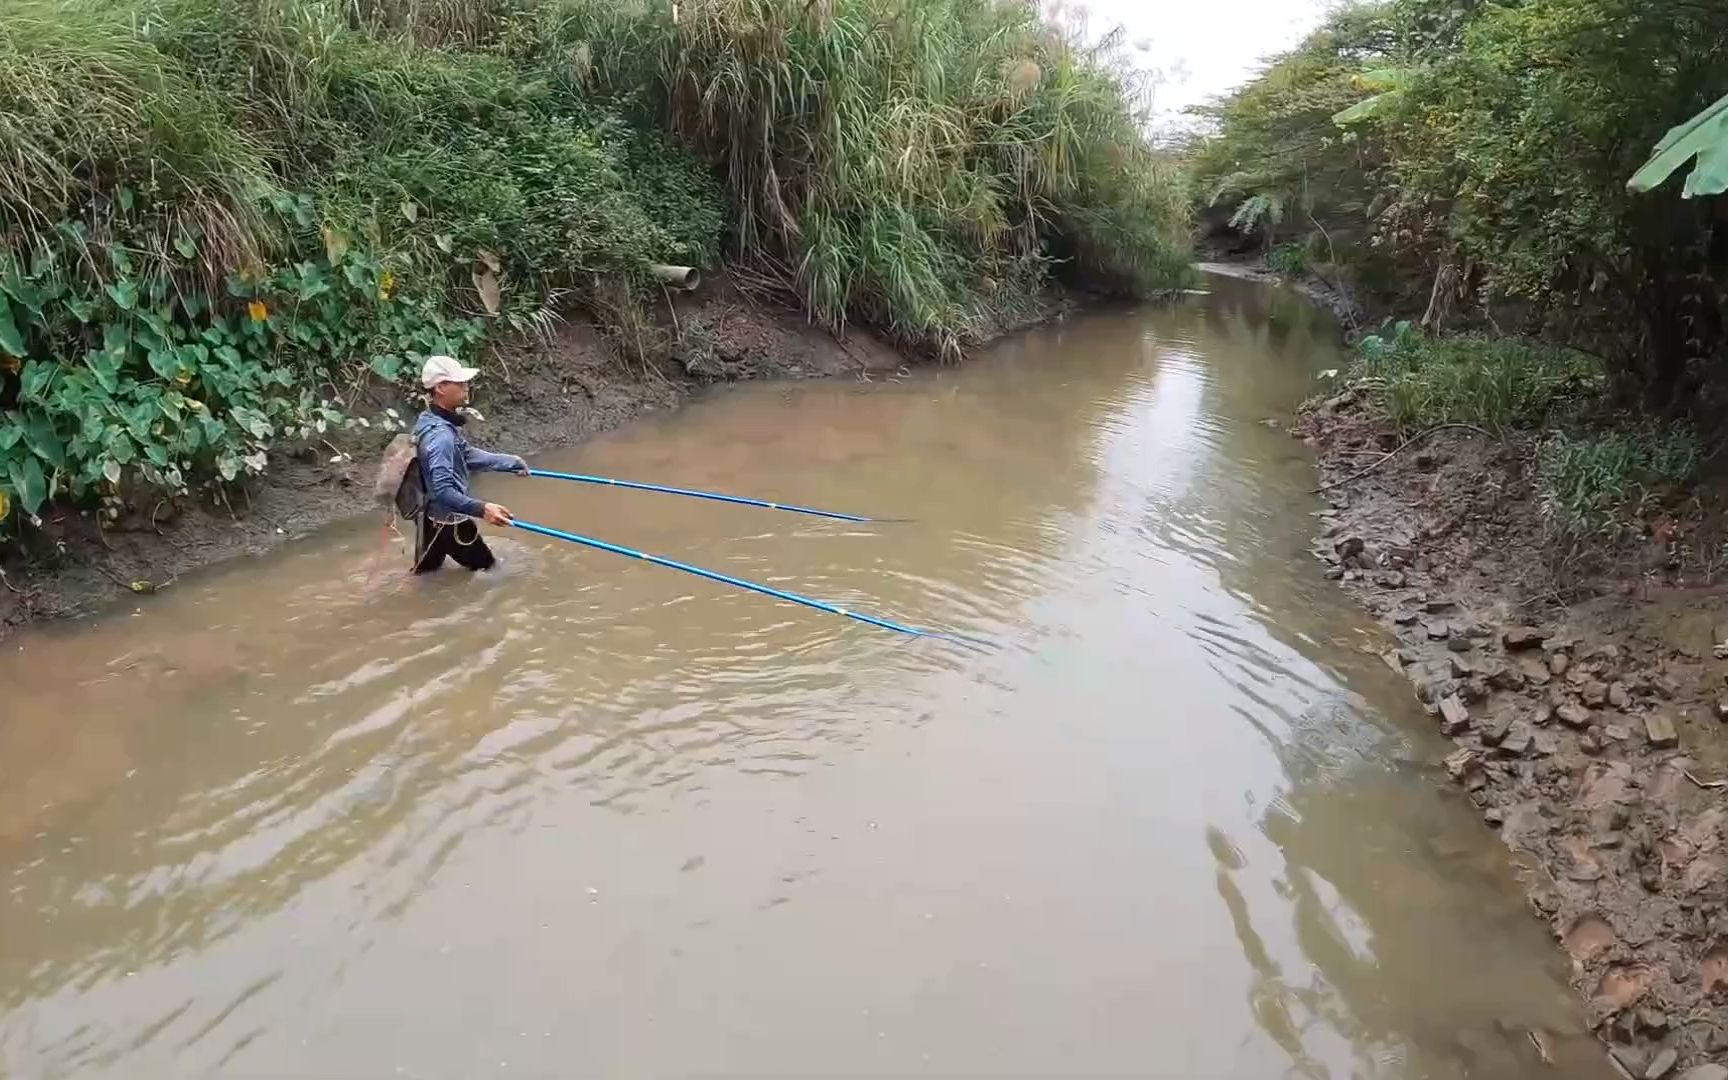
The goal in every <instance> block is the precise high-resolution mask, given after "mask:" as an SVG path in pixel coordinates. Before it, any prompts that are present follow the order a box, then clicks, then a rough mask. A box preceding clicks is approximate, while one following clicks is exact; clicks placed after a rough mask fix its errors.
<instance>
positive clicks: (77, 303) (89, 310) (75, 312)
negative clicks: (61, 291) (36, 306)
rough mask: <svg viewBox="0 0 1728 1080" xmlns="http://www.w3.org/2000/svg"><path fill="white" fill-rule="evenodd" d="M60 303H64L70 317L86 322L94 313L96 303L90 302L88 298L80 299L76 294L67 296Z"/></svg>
mask: <svg viewBox="0 0 1728 1080" xmlns="http://www.w3.org/2000/svg"><path fill="white" fill-rule="evenodd" d="M61 303H63V304H65V305H66V310H67V311H70V312H71V313H72V317H73V318H74V319H77V320H78V321H79V322H81V323H88V322H89V321H90V320H91V318H93V317H94V316H95V314H96V305H95V304H93V303H91V302H90V301H89V300H80V299H79V298H78V297H76V296H68V297H66V298H65V299H64V300H62V301H61Z"/></svg>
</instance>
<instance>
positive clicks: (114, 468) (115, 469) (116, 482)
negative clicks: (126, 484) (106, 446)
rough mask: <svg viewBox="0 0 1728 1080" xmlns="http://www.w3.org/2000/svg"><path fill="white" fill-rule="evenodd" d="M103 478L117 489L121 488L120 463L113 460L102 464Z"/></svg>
mask: <svg viewBox="0 0 1728 1080" xmlns="http://www.w3.org/2000/svg"><path fill="white" fill-rule="evenodd" d="M102 477H103V479H105V480H107V481H108V483H110V484H112V485H113V486H115V487H119V486H120V463H119V462H118V461H115V460H114V459H113V458H109V459H108V460H106V461H104V462H103V463H102Z"/></svg>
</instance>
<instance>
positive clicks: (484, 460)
mask: <svg viewBox="0 0 1728 1080" xmlns="http://www.w3.org/2000/svg"><path fill="white" fill-rule="evenodd" d="M466 456H467V459H468V471H469V472H507V473H521V474H523V475H526V474H527V472H528V463H527V462H526V461H523V460H522V459H521V458H519V457H517V456H516V455H515V454H494V453H491V452H489V451H486V450H480V449H477V448H475V447H472V446H470V447H469V448H468V453H467V455H466Z"/></svg>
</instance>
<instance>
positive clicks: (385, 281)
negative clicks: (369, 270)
mask: <svg viewBox="0 0 1728 1080" xmlns="http://www.w3.org/2000/svg"><path fill="white" fill-rule="evenodd" d="M395 290H396V271H394V270H386V271H384V272H383V273H382V274H380V275H378V299H380V300H388V299H390V294H391V293H392V292H394V291H395Z"/></svg>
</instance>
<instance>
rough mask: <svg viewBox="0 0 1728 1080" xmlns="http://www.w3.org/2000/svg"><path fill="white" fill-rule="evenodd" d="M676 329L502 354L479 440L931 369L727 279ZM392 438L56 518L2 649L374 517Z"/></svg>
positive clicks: (357, 407)
mask: <svg viewBox="0 0 1728 1080" xmlns="http://www.w3.org/2000/svg"><path fill="white" fill-rule="evenodd" d="M1073 302H1074V301H1073V299H1072V298H1071V297H1068V296H1064V295H1059V294H1054V293H1052V294H1049V295H1047V296H1044V297H1042V298H1040V300H1039V301H1038V302H1037V303H1036V304H1029V305H1027V308H1026V312H1025V314H1024V317H1023V319H1022V320H1021V321H1020V322H1018V323H1016V324H1014V325H1003V326H999V327H995V328H993V329H994V330H995V331H996V332H998V333H1003V334H1005V333H1008V332H1011V331H1013V330H1017V329H1022V328H1024V327H1026V326H1029V325H1032V324H1034V323H1036V322H1038V321H1041V320H1043V319H1047V318H1049V317H1051V316H1053V315H1055V314H1056V313H1058V312H1060V311H1062V310H1065V309H1066V308H1067V307H1068V306H1070V305H1071V304H1072V303H1073ZM664 318H665V321H666V323H667V325H666V326H665V327H663V328H662V330H663V331H666V332H670V333H673V334H676V335H678V336H680V337H682V338H683V339H684V340H685V341H686V342H693V341H699V342H700V345H701V348H700V351H699V354H696V353H694V352H693V351H691V350H682V351H675V352H674V355H673V357H670V358H667V359H665V360H663V361H661V362H658V363H649V364H644V363H640V362H632V361H630V360H627V359H626V358H624V357H623V356H621V355H619V353H618V351H617V350H616V349H615V348H614V347H613V346H612V345H611V343H610V342H609V341H608V340H607V339H606V338H605V337H604V336H602V335H601V334H599V333H598V332H597V331H596V330H595V328H594V327H593V326H592V325H591V324H589V323H586V322H574V321H573V322H570V323H566V324H563V325H561V326H559V327H558V328H557V330H556V331H555V332H554V333H553V334H551V335H550V336H548V337H546V338H544V339H536V340H528V341H519V342H516V343H514V344H512V345H510V346H507V347H504V348H500V349H495V350H493V351H492V352H491V353H490V354H489V355H488V356H487V357H485V358H483V359H482V360H481V362H480V366H481V368H482V378H481V381H480V382H479V383H477V384H476V386H477V393H476V406H477V407H478V408H479V410H480V412H481V413H482V414H483V415H484V417H485V419H484V420H482V421H478V422H476V423H475V424H474V425H473V428H472V433H473V437H474V439H475V441H476V442H477V443H478V444H480V445H483V446H487V447H493V448H498V449H508V450H509V451H511V452H515V453H522V454H533V453H535V452H539V451H545V450H551V449H556V448H558V447H562V446H568V445H570V444H572V443H576V442H580V441H582V440H583V439H586V438H588V437H590V436H593V435H595V434H598V433H600V432H602V431H606V430H609V429H611V428H615V427H618V426H620V425H622V424H624V423H627V422H628V421H630V420H631V419H634V418H635V417H637V416H640V415H642V414H644V413H646V412H649V411H651V410H656V409H664V408H671V407H674V406H676V405H678V404H679V403H681V402H683V401H685V400H687V399H688V398H690V397H691V396H692V395H694V394H696V393H699V392H702V391H703V390H705V389H707V388H709V387H711V386H714V385H716V384H721V383H729V382H738V381H744V380H756V379H797V378H825V377H827V378H832V377H854V378H870V377H873V376H875V375H878V374H881V373H887V372H892V371H894V370H896V369H898V368H900V367H902V366H904V365H906V364H908V363H915V362H917V361H915V360H911V359H908V358H907V357H905V356H904V355H902V354H901V353H900V352H899V351H897V350H896V349H895V348H893V347H892V346H891V345H889V344H887V343H885V342H884V341H882V340H880V339H878V338H876V337H874V336H872V335H871V334H869V333H868V332H866V331H863V330H861V329H859V330H854V331H852V332H851V333H849V334H848V335H847V337H846V338H845V340H840V339H837V338H835V337H834V336H833V335H830V334H829V333H827V332H826V331H824V330H822V329H820V328H818V327H815V326H813V325H811V323H810V320H809V319H808V318H807V317H806V316H805V315H804V314H803V313H802V312H801V311H799V310H796V309H795V308H792V307H788V306H782V305H777V304H773V303H764V302H760V301H756V300H752V299H751V298H749V297H747V296H745V295H743V294H742V293H740V292H739V291H737V290H736V289H734V288H732V287H731V285H730V284H729V283H728V282H727V281H726V280H725V279H723V278H722V279H719V280H717V281H715V282H714V283H712V284H709V285H705V286H704V287H703V289H702V291H701V292H700V293H698V294H696V295H693V296H687V297H682V298H680V300H679V302H678V305H677V307H676V309H675V311H669V312H667V313H666V314H665V316H664ZM686 353H689V355H686ZM387 406H389V407H394V408H396V409H397V410H398V412H399V414H401V413H408V414H409V416H408V418H409V419H412V416H411V410H413V409H415V408H417V406H415V405H414V404H412V403H411V402H408V401H405V400H403V398H402V395H401V393H400V391H399V390H397V389H395V388H388V387H373V388H372V389H371V390H370V391H368V393H367V395H366V397H365V399H364V400H363V401H360V402H357V403H354V404H352V405H351V407H350V412H351V414H353V415H371V414H372V413H374V412H381V411H382V410H383V409H384V408H385V407H387ZM390 435H391V432H390V431H388V430H384V429H382V428H373V429H372V430H370V431H366V432H357V433H347V434H342V435H336V434H332V435H331V436H330V437H329V438H330V441H329V442H326V443H322V444H314V445H311V446H308V447H304V448H302V450H301V452H299V453H297V454H292V455H280V456H278V457H274V458H273V459H272V460H271V463H270V468H269V470H268V471H267V472H266V473H265V474H264V476H262V477H261V478H259V479H258V480H256V481H253V482H251V483H250V484H247V485H244V486H237V487H236V488H234V489H233V490H232V491H230V492H227V493H225V497H224V498H223V499H221V500H219V501H215V502H211V501H207V500H206V501H198V500H193V499H181V500H173V501H165V502H163V503H160V504H158V505H156V506H154V507H143V508H138V509H136V510H135V511H134V512H133V513H131V514H129V515H128V516H126V517H123V518H122V519H121V520H120V521H119V522H117V523H115V524H114V525H111V526H109V527H107V528H98V527H97V525H96V521H95V519H94V518H93V517H92V516H91V515H90V514H88V513H87V512H81V511H79V510H78V509H75V508H72V507H68V506H64V505H61V506H56V507H54V508H52V509H51V510H49V511H47V512H45V515H44V520H43V527H42V529H41V530H40V531H39V532H38V533H37V534H36V535H35V536H33V537H32V538H31V541H32V542H31V545H30V548H31V550H30V553H29V554H28V556H27V557H25V558H21V559H19V560H18V561H15V562H13V563H11V564H9V565H6V566H4V567H0V585H3V586H4V587H3V588H0V640H3V639H4V638H5V637H6V636H7V634H8V633H10V632H13V631H15V630H17V629H18V628H19V627H22V626H24V625H26V624H29V623H32V622H35V621H39V620H43V619H56V618H66V617H71V616H78V615H84V614H89V613H91V612H94V611H98V610H101V609H102V608H103V607H105V606H107V605H110V604H112V603H113V602H114V601H115V600H117V599H120V598H130V597H135V596H137V595H138V594H151V593H155V592H157V591H159V590H161V589H164V588H168V587H170V586H171V585H172V584H173V583H174V582H175V581H176V580H178V579H179V578H180V577H181V576H182V575H185V574H188V573H191V572H194V571H196V570H198V569H199V568H201V567H204V566H208V565H211V564H213V563H216V562H220V561H223V560H226V559H230V558H236V557H242V556H256V555H261V554H263V553H265V552H266V551H269V550H270V549H272V548H274V547H276V546H278V545H280V544H282V543H284V542H286V541H288V540H291V539H293V538H295V537H299V536H304V535H306V534H308V533H310V532H313V531H314V530H317V529H319V528H322V527H324V526H326V525H329V524H331V523H332V522H335V521H340V520H343V519H347V518H352V517H355V516H358V515H361V514H364V513H368V512H371V511H374V510H375V509H376V504H375V503H374V502H373V501H372V483H373V476H374V472H375V469H376V467H377V459H378V454H379V452H380V451H381V449H382V448H383V446H384V444H385V442H387V441H388V439H389V437H390Z"/></svg>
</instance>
